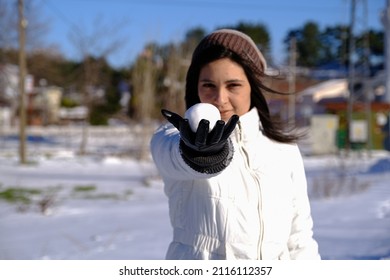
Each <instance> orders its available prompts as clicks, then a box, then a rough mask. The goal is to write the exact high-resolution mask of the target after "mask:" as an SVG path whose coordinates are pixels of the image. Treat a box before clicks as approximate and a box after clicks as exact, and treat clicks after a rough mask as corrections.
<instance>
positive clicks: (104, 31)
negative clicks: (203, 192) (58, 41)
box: [70, 16, 125, 154]
mask: <svg viewBox="0 0 390 280" xmlns="http://www.w3.org/2000/svg"><path fill="white" fill-rule="evenodd" d="M124 24H125V21H124V20H122V21H121V22H119V23H115V24H113V23H104V20H102V17H101V16H98V17H96V19H95V20H94V22H93V23H92V28H91V30H90V31H88V29H87V28H83V27H80V25H78V26H74V27H73V29H72V30H71V33H70V40H71V42H72V43H73V45H74V46H75V48H76V50H77V52H78V53H79V55H80V56H81V61H82V63H83V88H82V93H83V96H84V98H83V99H84V106H85V107H86V108H88V110H87V111H88V112H87V117H86V121H85V123H84V126H83V133H82V135H83V136H82V140H81V143H80V148H79V149H80V150H79V152H80V154H85V153H86V147H87V144H88V126H89V113H90V111H91V105H92V101H93V99H94V98H95V95H96V93H97V89H98V88H99V81H100V71H101V68H102V67H103V65H102V63H101V62H102V61H107V58H108V57H109V56H110V55H113V54H114V53H116V52H117V51H118V50H120V49H121V48H122V47H123V45H124V44H125V40H124V39H123V38H122V37H121V36H120V35H119V33H120V31H121V28H122V27H123V26H124Z"/></svg>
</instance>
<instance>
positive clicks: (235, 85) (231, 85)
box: [228, 84, 240, 88]
mask: <svg viewBox="0 0 390 280" xmlns="http://www.w3.org/2000/svg"><path fill="white" fill-rule="evenodd" d="M239 86H240V84H229V85H228V87H229V88H236V87H239Z"/></svg>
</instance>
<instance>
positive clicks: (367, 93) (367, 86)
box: [363, 0, 372, 155]
mask: <svg viewBox="0 0 390 280" xmlns="http://www.w3.org/2000/svg"><path fill="white" fill-rule="evenodd" d="M363 5H364V7H363V15H364V38H363V48H364V62H363V63H364V65H363V69H364V77H363V78H364V84H363V91H364V101H365V102H364V103H365V112H366V121H367V147H366V148H367V150H368V154H369V155H371V149H372V125H371V115H372V110H371V99H372V98H371V97H372V85H371V82H370V39H369V34H368V32H369V30H368V5H367V0H364V2H363Z"/></svg>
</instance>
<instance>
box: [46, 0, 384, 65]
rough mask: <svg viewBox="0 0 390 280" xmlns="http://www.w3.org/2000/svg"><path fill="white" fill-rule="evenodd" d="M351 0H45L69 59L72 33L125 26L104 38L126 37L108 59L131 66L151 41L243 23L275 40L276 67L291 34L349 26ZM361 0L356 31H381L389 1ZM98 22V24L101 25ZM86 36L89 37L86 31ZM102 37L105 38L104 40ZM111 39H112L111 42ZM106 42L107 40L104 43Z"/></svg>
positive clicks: (53, 40) (52, 33)
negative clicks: (312, 26)
mask: <svg viewBox="0 0 390 280" xmlns="http://www.w3.org/2000/svg"><path fill="white" fill-rule="evenodd" d="M351 1H352V0H326V1H313V0H294V1H293V0H267V1H265V0H66V1H60V0H41V2H39V3H40V5H41V8H42V11H43V15H44V16H45V18H47V20H48V22H49V24H50V25H49V26H50V30H49V33H48V34H47V42H48V43H50V44H55V45H57V46H59V48H60V49H61V52H62V53H64V54H65V55H66V56H67V57H69V58H75V59H77V58H78V56H79V52H78V51H77V50H76V47H75V46H74V45H73V44H72V42H71V40H70V34H71V32H73V31H74V30H77V29H79V30H82V34H91V33H92V32H94V31H93V30H95V29H96V28H95V29H94V27H96V26H101V27H103V26H105V27H107V26H109V25H111V26H113V27H115V26H121V27H119V28H117V29H116V30H117V31H113V30H111V31H109V32H108V33H109V34H106V38H107V40H108V42H110V40H111V41H112V36H110V35H113V36H114V37H116V38H120V39H123V42H122V44H121V46H122V48H121V50H120V51H117V52H116V53H115V55H111V56H109V61H110V62H111V63H112V64H113V65H114V66H125V65H129V64H130V63H131V62H132V61H133V60H134V58H135V56H136V55H137V54H139V53H140V51H141V50H142V48H143V46H144V45H145V44H146V43H147V42H151V41H154V42H157V43H160V44H165V43H167V42H169V41H174V42H177V41H181V40H182V39H183V38H184V35H185V33H186V32H187V31H188V30H189V29H191V28H194V27H203V28H204V29H205V30H206V31H212V30H214V29H216V28H218V27H221V26H226V25H235V24H237V23H239V22H250V23H262V24H264V25H265V26H266V27H267V28H268V31H269V33H270V36H271V53H272V56H273V59H274V61H275V62H276V63H281V62H282V61H283V59H284V57H285V53H284V46H283V38H284V37H285V36H286V34H287V32H288V30H290V29H294V28H300V27H302V26H303V25H304V24H305V23H306V22H307V21H315V22H317V23H318V24H319V25H320V27H324V26H332V25H335V24H348V23H349V21H350V6H351ZM356 1H357V10H356V15H357V25H356V29H357V30H359V29H362V28H364V26H365V25H364V24H365V23H367V25H368V26H369V27H371V28H374V29H381V28H382V24H381V21H380V13H381V11H382V10H383V8H384V7H385V5H386V0H366V1H367V17H366V16H364V9H363V7H364V3H365V1H364V0H356ZM99 24H100V25H99ZM84 32H85V33H84ZM102 38H103V36H102ZM110 38H111V39H110ZM101 40H103V39H101Z"/></svg>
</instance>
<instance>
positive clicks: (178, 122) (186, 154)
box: [161, 109, 239, 173]
mask: <svg viewBox="0 0 390 280" xmlns="http://www.w3.org/2000/svg"><path fill="white" fill-rule="evenodd" d="M161 113H162V115H163V116H164V117H165V118H166V119H167V120H168V121H169V122H170V123H172V124H173V126H175V127H176V128H177V129H178V130H179V132H180V137H181V141H180V148H181V152H182V156H183V159H184V160H185V161H186V163H187V164H189V165H190V166H191V167H192V168H193V169H195V170H197V171H199V172H202V173H216V172H219V171H221V170H223V169H224V168H225V167H226V166H227V165H228V164H229V163H230V160H231V158H232V154H233V148H232V145H231V143H230V142H229V136H230V134H231V133H232V132H233V130H234V128H235V126H236V124H237V122H238V119H239V117H238V116H237V115H233V116H232V117H231V118H230V119H229V121H228V122H227V123H226V124H225V122H224V121H222V120H219V121H217V123H216V124H215V127H214V128H213V129H212V131H210V132H209V125H210V122H209V121H208V120H205V119H202V120H201V121H200V122H199V126H198V129H197V130H196V132H193V131H192V130H191V127H190V124H189V121H188V119H184V118H182V117H181V116H180V115H178V114H176V113H173V112H170V111H168V110H165V109H162V110H161Z"/></svg>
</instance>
